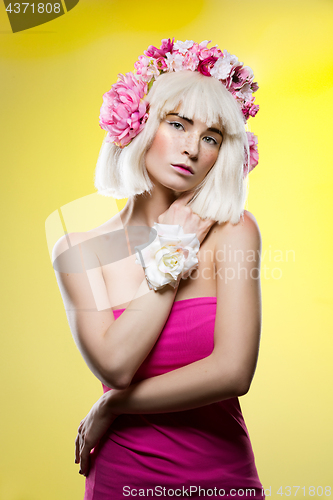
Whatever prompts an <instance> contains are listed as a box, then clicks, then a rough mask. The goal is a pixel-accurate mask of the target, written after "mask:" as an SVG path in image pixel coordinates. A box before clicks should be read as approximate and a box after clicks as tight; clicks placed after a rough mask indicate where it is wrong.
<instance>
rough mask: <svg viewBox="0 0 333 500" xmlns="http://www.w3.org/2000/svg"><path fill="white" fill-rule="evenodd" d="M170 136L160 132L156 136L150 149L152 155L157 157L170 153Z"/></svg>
mask: <svg viewBox="0 0 333 500" xmlns="http://www.w3.org/2000/svg"><path fill="white" fill-rule="evenodd" d="M168 143H169V142H168V135H167V133H165V132H163V131H161V130H159V131H158V132H157V134H156V135H155V138H154V141H153V144H152V146H151V148H150V151H151V152H152V154H153V155H154V156H155V155H158V156H160V155H163V154H164V153H166V152H167V151H168Z"/></svg>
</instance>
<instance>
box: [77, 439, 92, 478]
mask: <svg viewBox="0 0 333 500" xmlns="http://www.w3.org/2000/svg"><path fill="white" fill-rule="evenodd" d="M89 458H90V449H89V447H88V446H86V445H84V446H83V448H82V451H81V456H80V471H79V472H80V474H82V475H83V476H86V475H87V474H88V470H89Z"/></svg>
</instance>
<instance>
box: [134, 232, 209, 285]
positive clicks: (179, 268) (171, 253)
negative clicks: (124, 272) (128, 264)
mask: <svg viewBox="0 0 333 500" xmlns="http://www.w3.org/2000/svg"><path fill="white" fill-rule="evenodd" d="M199 247H200V243H199V240H198V238H197V236H196V234H195V233H188V234H185V233H184V230H183V228H182V226H180V225H173V224H158V223H155V224H154V226H153V228H152V230H151V234H150V241H149V242H148V244H145V245H140V246H137V247H136V248H135V250H136V253H137V260H136V263H137V264H141V265H142V267H143V269H144V271H145V276H146V280H147V283H148V287H149V288H150V289H152V290H155V291H157V290H160V289H162V288H164V287H165V286H166V285H169V287H172V288H174V289H177V288H178V285H179V282H180V280H181V278H182V277H183V276H184V277H185V276H188V275H189V272H190V271H191V270H192V269H193V268H195V267H196V266H197V264H198V258H197V253H198V251H199ZM169 287H168V288H169Z"/></svg>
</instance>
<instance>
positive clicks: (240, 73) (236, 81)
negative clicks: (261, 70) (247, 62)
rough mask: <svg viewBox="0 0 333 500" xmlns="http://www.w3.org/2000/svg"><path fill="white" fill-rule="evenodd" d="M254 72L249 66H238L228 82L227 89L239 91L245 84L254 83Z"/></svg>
mask: <svg viewBox="0 0 333 500" xmlns="http://www.w3.org/2000/svg"><path fill="white" fill-rule="evenodd" d="M252 80H253V71H252V69H251V68H249V66H243V65H238V66H236V67H235V68H234V72H233V74H232V76H231V78H230V81H228V82H227V87H228V88H229V89H235V90H239V89H241V88H242V87H243V86H244V85H245V83H250V84H251V83H252Z"/></svg>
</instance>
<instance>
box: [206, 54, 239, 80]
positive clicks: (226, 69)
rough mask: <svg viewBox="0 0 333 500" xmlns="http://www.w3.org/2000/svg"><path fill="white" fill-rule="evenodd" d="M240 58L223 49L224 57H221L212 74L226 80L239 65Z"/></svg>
mask: <svg viewBox="0 0 333 500" xmlns="http://www.w3.org/2000/svg"><path fill="white" fill-rule="evenodd" d="M237 64H238V59H237V57H236V56H233V55H232V54H229V52H227V51H226V50H224V51H223V57H220V58H219V59H218V60H217V61H216V63H215V65H214V68H213V69H212V70H211V72H210V74H211V75H212V76H214V77H215V78H217V79H218V80H226V79H227V78H228V77H229V76H230V75H232V74H233V71H234V69H235V68H236V67H237Z"/></svg>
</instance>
